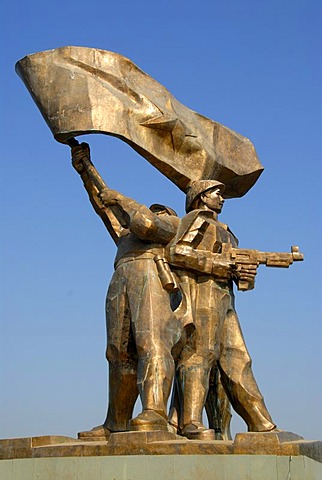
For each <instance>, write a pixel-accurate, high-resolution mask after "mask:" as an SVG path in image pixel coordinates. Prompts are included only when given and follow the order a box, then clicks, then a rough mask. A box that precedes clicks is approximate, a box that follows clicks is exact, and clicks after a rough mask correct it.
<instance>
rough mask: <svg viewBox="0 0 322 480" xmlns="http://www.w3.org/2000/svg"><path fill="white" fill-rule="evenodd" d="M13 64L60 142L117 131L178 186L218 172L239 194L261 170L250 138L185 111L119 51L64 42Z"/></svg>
mask: <svg viewBox="0 0 322 480" xmlns="http://www.w3.org/2000/svg"><path fill="white" fill-rule="evenodd" d="M16 70H17V73H18V74H19V75H20V77H21V78H22V80H23V81H24V83H25V84H26V86H27V88H28V89H29V92H30V94H31V95H32V97H33V99H34V100H35V102H36V104H37V106H38V108H39V109H40V111H41V113H42V115H43V116H44V118H45V120H46V122H47V124H48V126H49V127H50V129H51V130H52V132H53V135H54V136H55V138H56V139H57V140H58V141H60V142H68V140H69V139H71V138H72V137H75V136H77V135H82V134H85V133H106V134H109V135H114V136H116V137H118V138H120V139H122V140H124V141H125V142H127V143H129V144H130V145H131V146H132V147H133V148H134V149H135V150H137V151H138V153H139V154H140V155H142V156H143V157H144V158H146V160H148V161H149V162H150V163H152V165H154V166H155V167H156V168H157V169H158V170H160V172H162V173H163V174H164V175H166V176H167V177H168V178H169V179H170V180H171V181H172V182H174V183H175V184H176V185H177V186H178V187H179V188H180V189H181V190H183V191H186V188H187V186H188V183H189V181H190V180H195V179H200V178H215V179H217V180H221V181H222V182H224V183H225V184H226V194H227V195H229V196H232V197H240V196H242V195H244V194H245V193H246V192H247V191H248V190H249V189H250V188H251V187H252V186H253V185H254V183H255V182H256V180H257V179H258V177H259V175H260V174H261V172H262V170H263V167H262V165H261V163H260V162H259V160H258V157H257V154H256V151H255V149H254V146H253V144H252V143H251V142H250V140H249V139H248V138H246V137H244V136H242V135H240V134H239V133H236V132H234V131H232V130H230V129H229V128H227V127H224V126H223V125H221V124H220V123H218V122H214V121H212V120H210V119H208V118H206V117H204V116H202V115H200V114H198V113H196V112H194V111H192V110H190V109H189V108H187V107H186V106H184V105H183V104H181V103H180V102H179V101H178V100H177V99H176V98H175V97H174V96H173V95H171V93H170V92H169V91H168V90H167V89H166V88H165V87H163V86H162V85H160V83H158V82H157V81H156V80H154V79H153V78H151V77H150V76H149V75H147V74H146V73H144V72H143V71H142V70H140V69H139V68H138V67H137V66H136V65H135V64H134V63H133V62H131V61H130V60H129V59H127V58H125V57H123V56H122V55H119V54H117V53H113V52H108V51H105V50H99V49H95V48H85V47H73V46H70V47H62V48H57V49H55V50H48V51H44V52H39V53H35V54H33V55H28V56H27V57H25V58H23V59H22V60H20V61H19V62H17V65H16Z"/></svg>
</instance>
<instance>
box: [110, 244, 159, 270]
mask: <svg viewBox="0 0 322 480" xmlns="http://www.w3.org/2000/svg"><path fill="white" fill-rule="evenodd" d="M162 250H163V249H160V252H162V253H163V251H162ZM156 255H157V253H156V251H154V252H151V253H149V252H144V253H131V255H125V256H124V257H122V258H120V259H119V260H117V261H116V262H115V263H114V268H115V270H116V269H117V268H118V267H120V266H121V265H124V264H125V263H128V262H133V261H135V260H153V261H154V257H155V256H156Z"/></svg>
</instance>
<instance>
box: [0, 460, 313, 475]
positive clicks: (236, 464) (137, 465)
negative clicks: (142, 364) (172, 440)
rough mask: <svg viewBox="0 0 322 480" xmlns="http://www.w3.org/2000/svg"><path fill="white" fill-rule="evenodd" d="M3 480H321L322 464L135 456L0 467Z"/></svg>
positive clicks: (14, 462)
mask: <svg viewBox="0 0 322 480" xmlns="http://www.w3.org/2000/svg"><path fill="white" fill-rule="evenodd" d="M0 478H1V480H66V479H68V480H103V479H104V480H113V479H115V480H196V479H198V480H236V479H237V478H238V480H246V479H247V480H282V479H283V480H284V479H292V480H320V479H321V478H322V464H321V463H318V462H316V461H315V460H312V459H311V458H308V457H304V456H301V455H300V456H298V457H292V456H276V455H207V456H205V455H141V456H138V455H131V456H123V455H120V456H113V457H106V456H99V457H95V456H94V457H51V458H48V457H47V458H27V459H25V458H24V459H15V460H1V461H0Z"/></svg>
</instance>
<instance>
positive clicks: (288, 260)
mask: <svg viewBox="0 0 322 480" xmlns="http://www.w3.org/2000/svg"><path fill="white" fill-rule="evenodd" d="M220 255H221V257H222V258H223V259H224V260H226V261H227V262H230V263H233V264H234V265H235V267H236V275H235V280H236V284H237V288H238V290H252V289H253V288H254V280H252V281H251V280H243V279H240V278H238V272H240V271H241V270H242V268H243V266H245V267H246V266H247V265H256V266H258V265H266V266H267V267H278V268H288V267H289V266H290V265H291V264H292V263H293V262H299V261H302V260H304V255H303V253H301V252H300V249H299V247H296V246H292V247H291V253H286V252H261V251H259V250H248V249H246V248H233V247H232V245H231V244H229V243H223V244H222V250H221V254H220Z"/></svg>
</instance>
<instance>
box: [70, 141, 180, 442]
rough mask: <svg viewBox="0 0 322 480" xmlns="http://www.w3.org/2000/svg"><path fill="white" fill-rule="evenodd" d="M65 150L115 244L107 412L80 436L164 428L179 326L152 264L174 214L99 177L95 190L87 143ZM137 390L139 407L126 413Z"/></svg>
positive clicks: (160, 254)
mask: <svg viewBox="0 0 322 480" xmlns="http://www.w3.org/2000/svg"><path fill="white" fill-rule="evenodd" d="M72 154H73V165H74V167H75V169H76V170H77V171H78V172H79V173H80V175H81V177H82V179H83V182H84V186H85V188H86V190H87V192H88V194H89V197H90V200H91V202H92V204H93V206H94V208H95V210H96V212H97V213H98V214H99V215H100V217H101V218H102V219H103V221H104V223H105V224H106V217H109V230H110V229H111V225H113V230H114V235H113V238H114V240H115V242H116V244H117V247H118V249H117V255H116V258H115V262H114V265H115V273H114V275H113V278H112V280H111V283H110V286H109V290H108V294H107V301H106V326H107V339H108V343H107V350H106V356H107V359H108V361H109V407H108V413H107V418H106V421H105V422H104V425H103V427H99V428H96V429H94V430H93V431H92V432H91V433H90V432H83V433H81V435H80V437H83V438H84V437H88V436H93V437H95V436H107V435H108V432H110V431H125V430H128V429H129V427H130V428H131V430H156V429H158V430H159V429H160V430H162V429H163V430H167V400H168V397H169V395H170V391H171V386H172V380H173V374H174V360H173V357H172V354H171V351H172V350H173V349H174V348H175V347H176V345H177V344H179V341H180V337H181V326H180V320H179V319H177V318H176V316H175V315H174V313H173V311H172V309H171V304H170V297H169V293H168V291H167V290H169V283H167V284H165V285H162V283H161V281H160V275H159V273H158V269H160V266H158V264H159V263H160V261H161V262H162V260H163V259H164V246H165V245H166V244H167V243H168V242H169V241H170V240H171V238H173V237H174V235H175V232H176V229H177V226H178V223H179V219H178V217H177V216H176V214H175V212H174V211H173V210H172V209H170V208H169V207H164V206H162V205H156V204H155V205H152V206H151V207H150V209H148V208H147V207H145V206H144V205H141V204H138V203H137V202H135V201H134V200H132V199H130V198H127V197H125V196H123V195H121V194H120V193H118V192H116V191H114V190H111V189H108V188H107V186H106V185H105V184H101V187H103V188H101V190H100V191H98V189H97V187H96V186H95V184H94V181H95V180H94V179H93V177H91V175H93V172H94V166H93V165H91V170H89V169H88V168H86V165H88V164H89V162H90V158H89V156H90V152H89V147H88V145H87V144H84V143H83V144H81V145H78V146H74V147H73V149H72ZM111 207H112V208H113V209H112V208H111ZM161 268H162V267H161ZM171 288H172V289H173V284H172V285H171ZM138 393H139V394H140V397H141V401H142V408H143V411H142V413H141V414H140V415H138V417H136V418H134V419H132V420H131V417H132V411H133V407H134V404H135V401H136V399H137V395H138ZM130 420H131V421H130Z"/></svg>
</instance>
